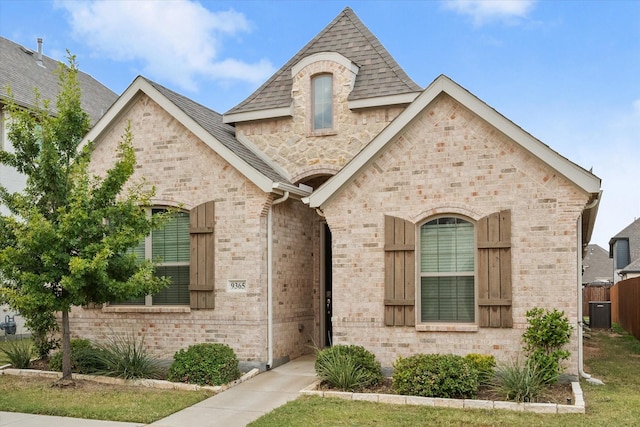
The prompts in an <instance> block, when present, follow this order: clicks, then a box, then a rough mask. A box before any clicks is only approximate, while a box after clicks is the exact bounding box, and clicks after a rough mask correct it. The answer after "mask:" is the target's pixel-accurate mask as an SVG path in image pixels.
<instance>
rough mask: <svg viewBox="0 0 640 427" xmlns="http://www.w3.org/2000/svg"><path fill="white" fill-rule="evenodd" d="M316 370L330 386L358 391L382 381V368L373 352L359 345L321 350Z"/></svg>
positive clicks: (317, 357) (317, 358) (318, 354)
mask: <svg viewBox="0 0 640 427" xmlns="http://www.w3.org/2000/svg"><path fill="white" fill-rule="evenodd" d="M315 370H316V374H317V375H318V377H319V378H320V379H321V380H323V381H325V382H326V383H327V384H328V385H329V386H330V387H333V388H336V389H339V390H342V391H357V390H362V389H364V388H366V387H369V386H373V385H377V384H379V383H380V382H381V381H382V368H381V366H380V362H378V361H377V360H376V357H375V355H374V354H373V353H371V352H370V351H368V350H367V349H365V348H364V347H362V346H358V345H334V346H333V347H327V348H325V349H323V350H321V351H319V352H318V353H317V355H316V364H315Z"/></svg>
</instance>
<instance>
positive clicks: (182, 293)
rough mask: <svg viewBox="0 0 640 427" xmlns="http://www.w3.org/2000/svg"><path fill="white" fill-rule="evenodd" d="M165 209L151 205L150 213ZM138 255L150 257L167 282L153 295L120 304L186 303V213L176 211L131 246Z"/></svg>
mask: <svg viewBox="0 0 640 427" xmlns="http://www.w3.org/2000/svg"><path fill="white" fill-rule="evenodd" d="M162 212H166V209H162V208H153V209H151V215H157V214H159V213H162ZM133 253H135V254H136V255H137V256H138V258H140V259H151V260H154V261H155V262H156V263H157V265H156V275H157V276H165V277H168V278H170V279H171V284H170V285H169V286H167V287H166V288H164V289H162V290H161V291H160V292H158V293H157V294H155V295H151V296H148V297H147V298H144V297H143V298H138V299H134V300H129V301H126V302H123V303H119V304H122V305H189V257H190V246H189V214H188V213H186V212H176V213H175V214H174V215H173V216H172V217H171V218H170V219H169V220H168V221H167V222H166V223H165V224H164V226H163V227H162V228H160V229H158V230H154V231H152V232H151V234H150V235H149V236H147V237H145V239H144V240H143V241H141V242H140V243H139V244H138V246H136V247H135V248H134V249H133Z"/></svg>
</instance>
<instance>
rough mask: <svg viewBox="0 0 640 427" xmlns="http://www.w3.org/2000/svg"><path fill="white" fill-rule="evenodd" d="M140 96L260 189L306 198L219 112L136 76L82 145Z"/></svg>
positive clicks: (103, 130) (99, 132)
mask: <svg viewBox="0 0 640 427" xmlns="http://www.w3.org/2000/svg"><path fill="white" fill-rule="evenodd" d="M141 94H145V95H147V96H148V97H149V98H151V99H152V100H153V101H154V102H156V103H157V104H159V105H160V106H161V107H162V108H164V109H165V110H166V111H167V112H168V113H169V114H171V115H172V116H173V117H174V118H175V119H176V120H177V121H179V122H180V123H181V124H182V125H183V126H185V127H186V128H187V129H189V130H190V131H191V132H193V134H194V135H196V136H197V137H198V138H199V139H200V140H202V141H203V142H204V143H205V144H207V145H208V146H209V147H211V149H213V150H214V151H215V152H216V153H218V154H219V155H220V156H221V157H222V158H224V159H225V160H226V161H227V162H229V163H230V164H231V165H232V166H233V167H235V168H236V169H237V170H238V171H240V172H241V173H242V174H244V175H245V176H246V177H247V178H248V179H249V180H250V181H252V182H253V183H254V184H256V185H257V186H258V187H259V188H260V189H261V190H263V191H265V192H271V191H273V189H275V188H277V189H280V190H282V191H291V192H293V193H294V194H297V195H308V192H307V191H305V190H301V189H300V188H298V187H295V186H293V185H291V184H290V183H289V181H288V180H287V178H285V176H284V175H283V174H281V173H280V172H279V171H278V170H277V168H276V167H275V166H273V165H271V164H269V163H267V161H266V160H265V159H263V158H261V157H259V156H258V154H256V153H255V152H254V151H252V150H251V149H250V148H249V147H247V146H246V145H244V144H243V143H241V142H240V141H238V140H237V139H236V137H235V129H234V128H233V126H230V125H226V124H224V123H222V116H221V115H220V114H219V113H217V112H215V111H213V110H211V109H209V108H207V107H205V106H203V105H200V104H198V103H196V102H194V101H192V100H190V99H189V98H186V97H184V96H182V95H180V94H178V93H176V92H173V91H172V90H169V89H167V88H166V87H164V86H162V85H160V84H158V83H155V82H152V81H150V80H148V79H146V78H144V77H142V76H138V77H137V78H136V79H135V80H134V81H133V83H131V85H130V86H129V87H128V88H127V89H126V90H125V91H124V93H123V94H122V96H120V98H118V100H117V101H116V102H115V103H114V104H113V106H112V107H111V108H110V109H109V111H108V112H107V113H106V114H105V115H104V116H103V118H102V119H101V120H100V121H99V122H98V123H97V124H96V126H94V128H93V129H92V130H91V131H90V132H89V133H88V134H87V136H86V137H85V138H84V140H83V144H84V143H86V142H87V141H94V140H97V139H98V138H99V137H100V135H101V134H102V133H103V132H105V131H107V130H108V129H109V128H110V125H111V123H112V122H113V121H114V120H116V119H118V118H119V117H120V116H122V115H123V114H126V111H127V110H128V109H129V106H130V105H131V104H132V103H133V102H135V100H136V99H138V97H139V96H141Z"/></svg>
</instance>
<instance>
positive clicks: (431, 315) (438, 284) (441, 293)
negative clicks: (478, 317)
mask: <svg viewBox="0 0 640 427" xmlns="http://www.w3.org/2000/svg"><path fill="white" fill-rule="evenodd" d="M473 283H474V279H473V277H472V276H454V277H423V278H422V279H421V284H420V292H421V320H422V321H423V322H473V321H474V320H475V312H474V305H475V301H474V284H473Z"/></svg>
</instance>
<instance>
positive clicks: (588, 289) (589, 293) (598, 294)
mask: <svg viewBox="0 0 640 427" xmlns="http://www.w3.org/2000/svg"><path fill="white" fill-rule="evenodd" d="M609 289H611V286H610V285H606V286H605V285H587V286H585V287H583V288H582V314H583V315H584V316H588V315H589V301H611V299H610V294H609Z"/></svg>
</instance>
